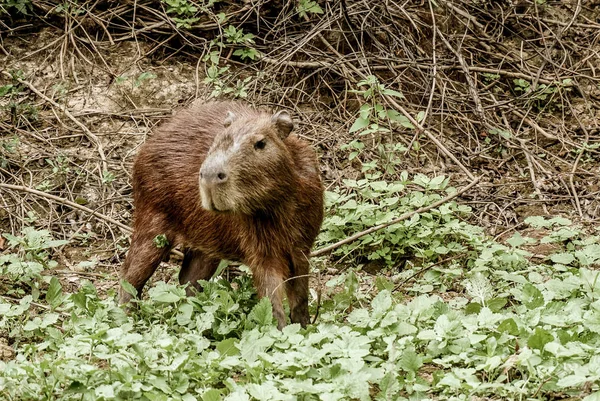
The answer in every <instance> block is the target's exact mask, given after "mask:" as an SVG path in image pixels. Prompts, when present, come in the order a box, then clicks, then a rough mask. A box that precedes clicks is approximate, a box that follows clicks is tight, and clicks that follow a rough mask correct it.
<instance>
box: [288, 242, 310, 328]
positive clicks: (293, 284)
mask: <svg viewBox="0 0 600 401" xmlns="http://www.w3.org/2000/svg"><path fill="white" fill-rule="evenodd" d="M309 254H310V251H308V250H307V251H304V252H297V253H296V254H295V255H293V257H292V264H293V268H292V269H291V270H292V272H293V276H292V277H290V279H289V280H288V281H287V282H286V283H285V284H286V286H285V288H286V292H287V298H288V303H289V305H290V318H291V320H292V323H300V324H301V325H302V327H306V325H307V324H308V322H309V320H310V316H309V314H308V275H309V269H310V265H309V262H308V257H307V255H309Z"/></svg>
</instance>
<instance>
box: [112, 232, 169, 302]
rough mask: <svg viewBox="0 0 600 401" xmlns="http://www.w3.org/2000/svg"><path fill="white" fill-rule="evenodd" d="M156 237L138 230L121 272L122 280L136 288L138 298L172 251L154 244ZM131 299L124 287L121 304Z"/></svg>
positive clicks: (121, 289) (120, 292) (120, 293)
mask: <svg viewBox="0 0 600 401" xmlns="http://www.w3.org/2000/svg"><path fill="white" fill-rule="evenodd" d="M156 235H158V234H152V233H150V232H148V231H146V232H139V231H138V230H136V231H135V232H134V234H133V236H132V238H131V246H130V248H129V253H128V254H127V257H126V258H125V263H124V264H123V268H122V270H121V279H122V280H125V281H127V282H128V283H129V284H131V285H132V286H133V287H135V289H136V290H137V295H138V297H139V296H140V295H141V293H142V290H143V289H144V285H145V284H146V281H148V279H149V278H150V276H152V274H153V273H154V271H155V270H156V268H157V267H158V265H159V264H160V262H162V261H163V260H164V259H165V257H166V256H167V255H168V254H169V251H170V250H171V245H167V246H164V247H159V246H157V245H156V244H155V243H154V238H155V237H156ZM131 298H132V296H131V295H130V294H129V293H127V292H125V291H124V290H123V288H122V287H121V288H120V289H119V302H120V303H121V304H125V303H127V302H129V301H130V300H131Z"/></svg>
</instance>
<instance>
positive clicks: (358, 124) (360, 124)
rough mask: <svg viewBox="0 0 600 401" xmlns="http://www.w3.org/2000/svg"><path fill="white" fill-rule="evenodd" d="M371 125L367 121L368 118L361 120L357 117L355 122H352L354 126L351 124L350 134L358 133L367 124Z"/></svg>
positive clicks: (361, 118)
mask: <svg viewBox="0 0 600 401" xmlns="http://www.w3.org/2000/svg"><path fill="white" fill-rule="evenodd" d="M370 123H371V121H370V120H369V118H363V117H359V118H357V119H356V121H354V124H352V127H350V131H349V132H350V133H352V132H356V131H359V130H361V129H364V128H366V127H367V126H368V125H369V124H370Z"/></svg>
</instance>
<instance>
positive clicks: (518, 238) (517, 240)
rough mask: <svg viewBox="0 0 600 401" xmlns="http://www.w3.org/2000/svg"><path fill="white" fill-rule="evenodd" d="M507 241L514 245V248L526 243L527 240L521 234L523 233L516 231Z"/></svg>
mask: <svg viewBox="0 0 600 401" xmlns="http://www.w3.org/2000/svg"><path fill="white" fill-rule="evenodd" d="M506 242H507V243H508V244H509V245H510V246H512V247H514V248H518V247H520V246H521V245H523V244H525V243H526V242H527V241H526V240H525V238H523V236H522V235H521V233H519V232H516V233H514V234H513V236H512V237H510V238H509V239H507V240H506Z"/></svg>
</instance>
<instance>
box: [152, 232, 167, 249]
mask: <svg viewBox="0 0 600 401" xmlns="http://www.w3.org/2000/svg"><path fill="white" fill-rule="evenodd" d="M152 242H154V245H156V247H157V248H164V247H166V246H169V240H168V239H167V236H166V235H165V234H158V235H157V236H156V237H154V239H153V240H152Z"/></svg>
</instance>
